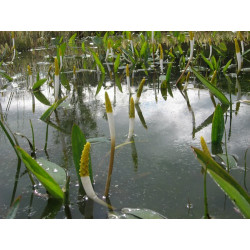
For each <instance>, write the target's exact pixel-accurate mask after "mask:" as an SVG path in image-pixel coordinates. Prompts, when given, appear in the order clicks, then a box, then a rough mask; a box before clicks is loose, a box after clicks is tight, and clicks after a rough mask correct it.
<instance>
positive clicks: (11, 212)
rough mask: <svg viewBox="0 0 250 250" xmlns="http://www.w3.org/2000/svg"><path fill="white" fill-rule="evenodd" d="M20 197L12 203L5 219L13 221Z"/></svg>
mask: <svg viewBox="0 0 250 250" xmlns="http://www.w3.org/2000/svg"><path fill="white" fill-rule="evenodd" d="M20 200H21V196H18V197H17V199H16V200H15V201H14V202H13V204H12V205H11V207H10V209H9V211H8V214H7V216H6V219H14V218H15V217H16V213H17V210H18V207H19V204H20Z"/></svg>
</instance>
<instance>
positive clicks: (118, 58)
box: [114, 54, 121, 73]
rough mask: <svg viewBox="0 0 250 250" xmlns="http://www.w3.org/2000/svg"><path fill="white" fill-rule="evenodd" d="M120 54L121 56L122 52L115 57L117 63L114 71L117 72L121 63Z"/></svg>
mask: <svg viewBox="0 0 250 250" xmlns="http://www.w3.org/2000/svg"><path fill="white" fill-rule="evenodd" d="M120 56H121V54H118V55H117V57H116V59H115V64H114V72H115V73H116V72H117V70H118V67H119V65H120Z"/></svg>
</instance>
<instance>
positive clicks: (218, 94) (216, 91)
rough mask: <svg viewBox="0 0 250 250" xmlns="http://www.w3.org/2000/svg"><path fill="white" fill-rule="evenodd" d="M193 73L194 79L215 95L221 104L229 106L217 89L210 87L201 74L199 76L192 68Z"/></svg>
mask: <svg viewBox="0 0 250 250" xmlns="http://www.w3.org/2000/svg"><path fill="white" fill-rule="evenodd" d="M191 69H192V71H193V73H194V74H195V75H196V77H197V78H198V79H199V80H200V81H201V82H202V84H204V85H205V86H206V87H207V88H208V89H209V90H210V92H211V93H212V94H213V95H215V96H216V97H217V98H218V99H219V100H220V101H221V102H222V103H223V104H226V105H229V104H230V102H229V101H228V99H227V98H226V96H225V95H224V94H223V93H222V92H221V91H220V90H219V89H217V88H216V87H215V86H214V85H212V84H211V83H210V82H209V81H208V80H207V79H206V78H204V77H203V76H202V75H201V74H199V73H198V72H197V71H196V70H195V69H194V68H193V67H191Z"/></svg>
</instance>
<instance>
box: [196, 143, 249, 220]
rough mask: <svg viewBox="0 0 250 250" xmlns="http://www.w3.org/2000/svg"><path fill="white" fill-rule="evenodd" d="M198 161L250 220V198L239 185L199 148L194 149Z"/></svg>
mask: <svg viewBox="0 0 250 250" xmlns="http://www.w3.org/2000/svg"><path fill="white" fill-rule="evenodd" d="M192 148H193V150H194V152H195V154H196V156H197V159H198V160H199V162H200V163H201V165H202V167H203V168H204V169H207V171H208V173H209V174H210V175H211V177H212V178H213V180H214V181H215V182H216V183H217V184H218V185H219V186H220V187H221V189H222V190H223V191H224V192H225V193H226V194H227V195H228V196H229V198H230V199H231V200H232V201H233V202H234V203H235V205H236V206H237V207H238V208H239V209H240V211H241V213H242V214H243V215H244V216H245V217H246V218H250V197H249V195H248V194H247V193H246V191H245V190H244V189H243V188H242V187H241V186H240V185H239V183H238V182H237V181H236V180H235V179H234V178H233V177H232V176H230V175H229V174H228V172H227V171H226V170H224V169H223V168H222V167H221V166H220V165H219V164H218V163H216V162H215V161H214V160H213V159H212V158H211V157H209V156H207V155H206V154H205V153H204V152H202V151H201V150H199V149H198V148H194V147H192Z"/></svg>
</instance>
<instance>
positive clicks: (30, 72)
mask: <svg viewBox="0 0 250 250" xmlns="http://www.w3.org/2000/svg"><path fill="white" fill-rule="evenodd" d="M27 69H28V74H29V75H32V71H31V68H30V66H29V65H28V66H27Z"/></svg>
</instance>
